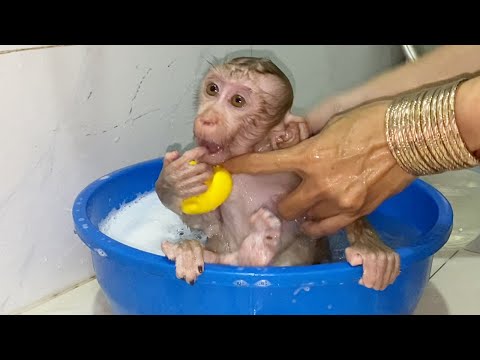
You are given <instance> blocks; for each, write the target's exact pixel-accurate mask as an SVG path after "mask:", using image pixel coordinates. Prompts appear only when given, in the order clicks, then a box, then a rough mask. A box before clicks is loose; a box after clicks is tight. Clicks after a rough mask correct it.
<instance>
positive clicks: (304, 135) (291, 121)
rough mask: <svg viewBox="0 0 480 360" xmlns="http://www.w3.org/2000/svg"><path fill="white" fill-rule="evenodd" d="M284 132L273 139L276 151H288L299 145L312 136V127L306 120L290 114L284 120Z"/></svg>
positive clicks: (278, 133)
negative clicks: (287, 149)
mask: <svg viewBox="0 0 480 360" xmlns="http://www.w3.org/2000/svg"><path fill="white" fill-rule="evenodd" d="M283 124H284V126H283V131H282V132H277V133H276V134H273V135H274V136H273V137H272V139H271V142H272V147H273V148H274V149H286V148H289V147H291V146H294V145H297V144H298V143H300V142H302V141H303V140H306V139H308V138H309V137H310V136H311V131H310V127H309V126H308V123H307V121H306V120H305V118H303V117H301V116H296V115H293V114H292V113H290V112H288V113H287V114H286V115H285V118H284V119H283Z"/></svg>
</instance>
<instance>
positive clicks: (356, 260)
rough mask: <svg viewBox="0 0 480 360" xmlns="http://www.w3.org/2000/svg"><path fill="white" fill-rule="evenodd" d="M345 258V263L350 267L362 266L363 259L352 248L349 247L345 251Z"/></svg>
mask: <svg viewBox="0 0 480 360" xmlns="http://www.w3.org/2000/svg"><path fill="white" fill-rule="evenodd" d="M345 258H346V259H347V262H348V263H349V264H350V265H352V266H359V265H362V264H363V258H362V256H361V255H360V253H359V252H358V251H357V250H355V249H354V248H353V247H351V246H349V247H348V248H346V249H345Z"/></svg>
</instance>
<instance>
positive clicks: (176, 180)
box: [155, 147, 213, 214]
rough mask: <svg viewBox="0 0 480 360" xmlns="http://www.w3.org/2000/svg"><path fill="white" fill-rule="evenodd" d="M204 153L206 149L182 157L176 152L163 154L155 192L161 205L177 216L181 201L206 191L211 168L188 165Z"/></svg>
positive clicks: (193, 150)
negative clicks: (161, 167)
mask: <svg viewBox="0 0 480 360" xmlns="http://www.w3.org/2000/svg"><path fill="white" fill-rule="evenodd" d="M206 153H207V149H205V148H203V147H197V148H195V149H192V150H189V151H187V152H185V153H184V154H183V155H182V156H180V154H179V153H178V152H177V151H173V152H169V153H167V154H165V157H164V160H163V169H162V171H161V173H160V175H159V177H158V179H157V181H156V183H155V191H156V193H157V195H158V197H159V199H160V201H161V202H162V203H163V205H165V206H166V207H167V208H169V209H170V210H172V211H174V212H175V213H177V214H181V210H180V206H181V202H182V200H183V199H186V198H189V197H191V196H195V195H199V194H201V193H203V192H205V191H207V185H205V182H206V181H207V180H208V179H210V178H211V177H212V175H213V172H212V167H211V166H210V165H207V164H204V163H198V164H196V165H190V164H189V162H190V161H192V160H196V159H199V158H200V157H201V156H203V155H205V154H206Z"/></svg>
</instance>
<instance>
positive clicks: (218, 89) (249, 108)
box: [155, 57, 400, 290]
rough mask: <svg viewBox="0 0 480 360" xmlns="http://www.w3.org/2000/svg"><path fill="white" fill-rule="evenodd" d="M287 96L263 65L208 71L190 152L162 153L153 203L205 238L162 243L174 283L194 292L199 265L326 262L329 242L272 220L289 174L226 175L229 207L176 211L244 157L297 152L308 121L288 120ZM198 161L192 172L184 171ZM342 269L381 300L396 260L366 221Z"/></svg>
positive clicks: (282, 81) (270, 67) (243, 61)
mask: <svg viewBox="0 0 480 360" xmlns="http://www.w3.org/2000/svg"><path fill="white" fill-rule="evenodd" d="M292 104H293V88H292V86H291V84H290V81H289V80H288V78H287V76H286V75H285V74H284V73H283V72H282V71H281V70H280V69H279V68H278V67H277V66H276V65H275V64H274V63H273V62H272V61H270V60H268V59H264V58H255V57H239V58H235V59H233V60H230V61H228V62H225V63H223V64H221V65H218V66H212V68H211V69H210V71H209V72H208V73H207V75H206V76H205V78H204V79H203V81H202V83H201V89H200V94H199V106H198V112H197V116H196V118H195V122H194V129H193V132H194V138H195V141H196V144H197V145H198V146H197V147H196V148H194V149H192V150H189V151H187V152H185V153H184V154H183V155H181V154H179V153H178V152H176V151H174V152H169V153H167V154H166V155H165V157H164V166H163V169H162V171H161V173H160V176H159V178H158V180H157V182H156V184H155V189H156V192H157V194H158V197H159V199H160V201H161V202H162V203H163V204H164V205H165V206H166V207H167V208H169V209H170V210H172V211H173V212H175V213H176V214H178V215H179V216H180V217H181V218H182V220H183V221H184V222H185V224H186V225H187V226H189V227H190V228H193V229H199V230H201V231H203V232H204V233H205V234H206V236H207V242H206V244H205V246H203V244H202V243H201V242H199V241H197V240H186V241H181V242H179V243H175V244H174V243H171V242H168V241H165V242H163V244H162V250H163V252H164V253H165V255H166V256H167V257H168V258H169V259H170V260H172V261H175V263H176V276H177V277H178V278H179V279H184V280H185V281H187V282H188V283H190V284H191V285H193V284H194V283H195V281H196V279H197V277H198V276H199V275H200V274H201V273H202V272H203V271H204V264H205V263H217V264H226V265H236V266H294V265H310V264H318V263H323V262H328V261H330V260H331V259H330V252H329V245H328V239H327V238H321V239H312V238H309V237H308V236H306V235H305V234H303V233H302V232H301V231H300V227H299V224H298V222H297V221H285V220H283V219H281V218H280V217H279V216H278V215H277V203H278V200H279V198H280V197H281V196H284V195H285V194H287V193H289V192H291V191H292V190H294V189H295V188H296V187H297V186H298V185H299V183H300V181H301V179H300V178H299V177H298V176H297V175H296V174H294V173H278V174H271V175H247V174H235V175H233V182H234V185H233V190H232V193H231V195H230V197H229V198H228V199H227V201H226V202H224V203H223V204H222V205H221V206H220V207H219V208H218V209H216V210H215V211H212V212H210V213H208V214H204V215H186V214H183V213H182V211H181V210H180V206H181V201H182V200H183V199H185V198H188V197H191V196H194V195H199V194H201V193H203V192H205V191H206V190H207V187H206V185H205V182H206V181H207V180H208V179H209V178H210V177H211V176H212V165H217V164H222V163H223V162H225V161H226V160H228V159H230V158H232V157H236V156H239V155H243V154H246V153H252V152H263V151H274V150H275V149H282V148H286V147H290V146H293V145H296V144H298V143H299V142H300V141H303V140H305V139H307V138H308V137H309V136H310V135H311V134H310V130H309V127H308V124H307V123H306V121H305V120H304V119H303V118H301V117H298V116H295V115H293V114H292V113H291V107H292ZM191 160H197V162H198V163H197V165H194V166H192V165H190V164H189V162H190V161H191ZM346 232H347V235H348V239H349V242H350V248H347V250H346V258H347V261H348V262H349V263H350V264H351V265H353V266H357V265H363V269H364V273H363V277H362V278H361V279H360V284H362V285H364V286H366V287H368V288H373V289H376V290H383V289H385V288H386V287H387V286H388V285H390V284H392V283H393V282H394V281H395V279H396V277H397V276H398V274H399V269H400V260H399V256H398V254H397V253H396V252H394V251H393V250H392V249H390V248H389V247H387V246H386V245H385V244H383V242H382V241H381V240H380V238H379V237H378V235H377V234H376V232H375V230H374V229H373V228H372V227H371V226H370V225H369V223H368V222H367V220H366V219H365V218H363V219H359V220H357V221H356V222H355V223H354V224H352V225H350V226H348V227H347V228H346Z"/></svg>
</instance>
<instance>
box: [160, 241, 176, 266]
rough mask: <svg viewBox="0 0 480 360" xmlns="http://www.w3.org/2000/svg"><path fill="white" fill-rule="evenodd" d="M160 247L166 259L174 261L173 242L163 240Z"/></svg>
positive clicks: (174, 250)
mask: <svg viewBox="0 0 480 360" xmlns="http://www.w3.org/2000/svg"><path fill="white" fill-rule="evenodd" d="M160 247H161V248H162V251H163V253H164V254H165V256H166V257H167V258H168V260H171V261H175V258H176V247H177V246H176V245H175V244H173V243H171V242H170V241H164V242H162V244H161V245H160Z"/></svg>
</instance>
